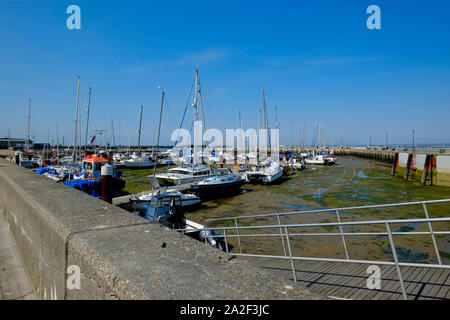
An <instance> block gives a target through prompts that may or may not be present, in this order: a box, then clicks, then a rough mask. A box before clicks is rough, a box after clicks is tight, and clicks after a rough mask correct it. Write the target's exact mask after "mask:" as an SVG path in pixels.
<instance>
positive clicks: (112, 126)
mask: <svg viewBox="0 0 450 320" xmlns="http://www.w3.org/2000/svg"><path fill="white" fill-rule="evenodd" d="M111 130H112V138H113V146H114V150H115V149H116V138H115V136H114V123H113V119H112V116H111Z"/></svg>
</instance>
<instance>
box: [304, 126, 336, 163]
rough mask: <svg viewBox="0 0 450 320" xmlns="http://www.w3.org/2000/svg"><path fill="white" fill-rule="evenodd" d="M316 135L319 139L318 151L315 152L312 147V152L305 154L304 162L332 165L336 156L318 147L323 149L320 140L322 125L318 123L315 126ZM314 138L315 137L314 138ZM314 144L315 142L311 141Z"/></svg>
mask: <svg viewBox="0 0 450 320" xmlns="http://www.w3.org/2000/svg"><path fill="white" fill-rule="evenodd" d="M317 135H318V139H319V152H318V153H317V154H316V151H315V148H313V150H312V152H311V153H310V154H309V155H307V156H306V158H305V162H306V164H312V165H333V164H335V163H336V158H335V157H334V155H333V154H327V153H324V152H322V151H320V149H323V142H322V127H321V125H320V121H319V124H318V126H317ZM314 139H315V138H314ZM313 144H315V143H313Z"/></svg>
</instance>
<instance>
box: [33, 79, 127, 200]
mask: <svg viewBox="0 0 450 320" xmlns="http://www.w3.org/2000/svg"><path fill="white" fill-rule="evenodd" d="M80 82H81V79H80V77H78V80H77V99H76V111H75V126H74V143H73V147H74V148H73V153H72V156H71V160H70V162H66V163H65V164H62V165H56V166H48V167H41V168H39V169H38V170H36V173H39V174H43V175H45V176H47V177H49V178H51V179H53V180H56V181H64V184H65V185H66V186H69V187H71V188H74V189H77V190H80V191H82V192H84V193H87V194H89V195H91V196H93V197H95V198H101V197H102V178H101V168H102V166H103V165H105V164H109V165H113V158H112V157H111V156H110V154H109V153H108V152H107V151H99V152H97V153H93V154H88V153H87V152H86V155H85V157H84V158H82V157H81V156H79V155H78V122H79V118H78V117H79V97H80ZM79 158H82V159H81V161H79ZM121 174H122V173H121V172H120V171H113V177H112V193H113V195H112V196H113V197H117V196H119V195H121V194H122V189H123V188H124V187H125V181H124V180H123V179H122V178H121Z"/></svg>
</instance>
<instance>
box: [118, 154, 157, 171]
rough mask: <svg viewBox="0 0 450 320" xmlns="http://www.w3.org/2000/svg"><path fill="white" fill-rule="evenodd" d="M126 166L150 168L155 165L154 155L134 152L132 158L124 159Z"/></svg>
mask: <svg viewBox="0 0 450 320" xmlns="http://www.w3.org/2000/svg"><path fill="white" fill-rule="evenodd" d="M123 164H124V166H125V168H150V167H153V166H154V165H155V162H154V161H153V158H152V155H151V154H149V153H146V154H142V155H139V154H133V155H131V158H130V159H126V160H124V161H123Z"/></svg>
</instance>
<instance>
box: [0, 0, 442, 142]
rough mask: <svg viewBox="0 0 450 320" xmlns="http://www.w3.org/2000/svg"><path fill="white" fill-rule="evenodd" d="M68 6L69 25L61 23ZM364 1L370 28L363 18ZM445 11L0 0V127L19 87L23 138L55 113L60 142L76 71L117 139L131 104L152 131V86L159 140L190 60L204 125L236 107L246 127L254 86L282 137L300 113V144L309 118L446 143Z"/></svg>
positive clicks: (337, 127)
mask: <svg viewBox="0 0 450 320" xmlns="http://www.w3.org/2000/svg"><path fill="white" fill-rule="evenodd" d="M70 4H77V5H79V6H80V8H81V30H68V29H67V28H66V19H67V17H68V15H67V14H66V8H67V6H69V5H70ZM371 4H377V5H379V6H380V8H381V30H368V29H367V27H366V19H367V17H368V14H366V8H367V7H368V6H369V5H371ZM449 12H450V4H449V2H448V1H380V0H371V1H362V0H339V1H337V0H336V1H325V0H318V1H273V0H272V1H264V0H258V1H244V0H241V1H234V0H227V1H212V0H209V1H202V0H199V1H187V0H186V1H93V0H90V1H7V0H6V1H5V0H1V1H0V43H1V45H0V111H1V116H0V136H6V134H7V132H8V128H11V134H12V136H14V137H17V136H18V137H22V136H24V132H25V121H26V120H25V115H26V110H27V98H28V97H31V98H32V113H33V118H32V134H33V135H34V136H35V139H37V140H43V139H44V138H45V135H46V131H47V128H49V129H50V134H51V135H52V136H54V135H55V130H56V124H57V123H58V124H59V131H60V139H62V138H61V136H62V135H64V136H65V138H66V141H67V140H68V139H69V138H71V135H72V130H73V122H71V121H70V120H68V119H71V118H73V114H74V106H75V96H76V77H77V75H80V76H81V77H82V83H81V93H82V105H84V106H85V105H86V101H87V91H88V87H92V113H91V124H92V129H93V128H97V129H108V130H110V117H111V116H112V117H113V119H114V122H115V126H116V129H118V122H119V119H120V127H121V142H122V144H125V143H126V140H127V139H126V128H127V127H128V131H129V136H130V140H131V143H135V142H136V141H137V133H136V128H137V125H138V124H137V122H138V112H139V106H140V105H141V104H143V105H144V125H143V126H144V128H143V136H142V141H143V143H144V144H150V143H152V141H154V140H153V139H154V136H155V133H156V123H157V119H156V115H157V110H158V108H159V97H160V96H159V95H160V91H159V89H158V86H159V85H162V86H163V87H164V89H165V91H166V94H167V104H166V106H165V107H166V108H165V111H164V120H163V131H164V132H163V136H162V142H163V143H169V134H170V132H171V131H172V130H173V129H174V128H176V127H178V125H179V122H180V120H181V114H182V112H183V110H184V107H185V105H186V99H187V95H188V93H189V90H190V87H191V84H192V80H193V69H194V68H199V70H200V77H201V81H202V87H203V90H204V96H205V102H206V114H207V115H206V120H207V126H208V127H217V128H219V129H224V128H230V127H231V128H234V127H236V126H237V113H236V110H237V109H238V108H239V109H240V110H241V112H242V118H243V124H244V127H246V128H247V127H255V126H257V123H258V110H259V108H261V104H262V98H261V91H262V89H265V90H266V97H267V106H268V113H269V120H270V121H271V122H272V123H273V120H274V107H275V106H277V107H278V111H279V112H278V113H279V122H280V126H281V127H282V129H281V133H280V134H281V143H282V144H283V143H285V144H288V143H290V141H291V137H290V126H291V121H292V126H293V134H292V136H293V138H292V140H293V141H294V142H298V141H299V128H300V126H301V125H303V123H305V124H306V129H307V140H308V141H309V142H310V141H311V138H312V133H313V130H314V126H315V125H316V123H317V121H318V120H321V122H322V126H323V130H324V134H325V136H326V142H327V143H332V142H334V144H338V143H340V137H341V136H342V137H343V140H344V143H347V144H368V143H369V136H372V143H373V144H377V143H379V144H382V143H384V140H385V133H386V132H388V133H389V142H390V143H398V144H401V143H410V142H411V130H412V129H415V130H416V143H449V142H450V130H449V123H450V86H449V85H450V32H449V31H450V23H449V20H448V16H449ZM191 109H192V108H190V110H189V111H190V112H191V113H192V110H191ZM188 119H192V115H190V117H188ZM272 125H273V124H272ZM91 131H92V130H91ZM117 135H118V132H116V136H117ZM117 138H118V137H117ZM107 139H109V138H108V137H105V141H106V140H107Z"/></svg>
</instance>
